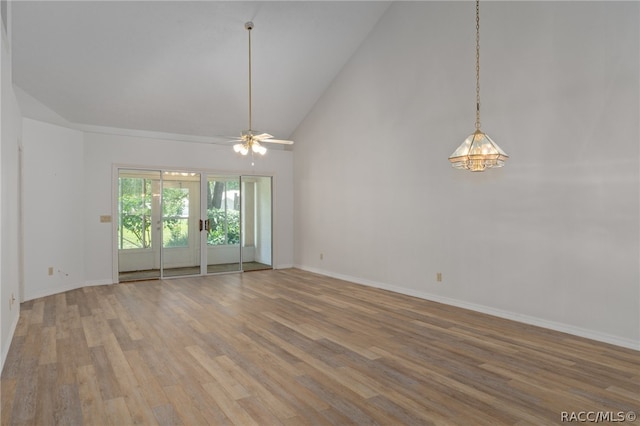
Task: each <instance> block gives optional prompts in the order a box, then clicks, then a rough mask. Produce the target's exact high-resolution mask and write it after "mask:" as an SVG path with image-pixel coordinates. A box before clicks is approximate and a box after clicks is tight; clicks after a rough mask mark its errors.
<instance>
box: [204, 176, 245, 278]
mask: <svg viewBox="0 0 640 426" xmlns="http://www.w3.org/2000/svg"><path fill="white" fill-rule="evenodd" d="M206 190H207V209H206V215H207V227H206V228H207V241H206V251H207V256H206V265H207V271H206V272H207V273H210V274H212V273H219V272H232V271H240V270H241V268H242V262H241V258H242V257H241V248H240V222H241V219H242V218H241V215H240V177H239V176H216V175H209V176H208V177H207V189H206Z"/></svg>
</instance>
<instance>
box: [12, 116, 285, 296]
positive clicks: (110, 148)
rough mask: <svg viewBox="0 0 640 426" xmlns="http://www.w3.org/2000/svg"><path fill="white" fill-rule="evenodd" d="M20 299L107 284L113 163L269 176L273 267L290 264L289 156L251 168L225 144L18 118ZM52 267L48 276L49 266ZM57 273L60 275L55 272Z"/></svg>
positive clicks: (279, 154) (274, 156) (274, 155)
mask: <svg viewBox="0 0 640 426" xmlns="http://www.w3.org/2000/svg"><path fill="white" fill-rule="evenodd" d="M23 129H24V130H23V131H24V135H23V144H24V162H25V171H24V172H25V221H26V223H29V224H37V226H28V227H27V229H26V231H25V253H26V255H25V271H26V273H25V299H26V300H29V299H33V298H36V297H41V296H44V295H48V294H54V293H57V292H61V291H65V290H68V289H71V288H78V287H82V286H85V285H97V284H110V283H113V282H115V281H116V280H117V277H114V276H113V275H114V274H113V268H112V265H113V224H112V223H101V222H100V216H103V215H112V216H113V217H115V212H114V211H113V208H114V206H113V188H112V183H113V172H114V165H120V166H128V167H157V168H166V169H174V170H181V169H191V170H202V171H212V172H221V173H226V172H230V173H237V174H253V173H255V174H257V175H272V174H273V175H274V184H275V185H278V196H277V198H276V200H275V203H276V204H277V205H278V210H279V212H280V213H281V214H280V215H279V216H278V217H276V221H277V222H278V225H279V226H278V227H277V228H276V229H275V231H274V232H275V235H274V241H275V247H274V249H275V250H276V251H277V255H278V263H276V264H275V265H274V267H276V268H283V267H288V266H291V265H292V264H293V225H292V223H293V217H292V216H293V213H292V210H293V184H292V174H293V166H292V153H291V152H289V151H281V150H270V151H269V152H268V153H267V155H266V156H264V157H262V158H260V159H258V160H256V164H255V166H254V167H251V162H250V160H249V159H247V158H245V157H239V156H237V155H236V154H235V153H233V151H232V150H231V149H230V148H228V147H224V146H219V145H211V144H201V143H187V142H184V141H175V140H164V139H154V138H145V137H132V136H121V135H108V134H101V133H91V132H85V131H79V130H74V129H69V128H66V127H62V126H58V125H54V124H49V123H44V122H40V121H36V120H32V119H27V118H25V119H24V120H23ZM49 266H53V267H54V274H53V276H49V275H48V267H49ZM59 270H60V271H61V272H59Z"/></svg>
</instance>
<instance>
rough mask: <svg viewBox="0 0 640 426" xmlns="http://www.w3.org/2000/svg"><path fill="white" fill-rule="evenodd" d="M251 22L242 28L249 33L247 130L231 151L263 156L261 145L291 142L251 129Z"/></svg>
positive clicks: (265, 150) (242, 133)
mask: <svg viewBox="0 0 640 426" xmlns="http://www.w3.org/2000/svg"><path fill="white" fill-rule="evenodd" d="M253 26H254V25H253V22H247V23H245V24H244V28H245V29H246V30H247V32H248V33H249V129H247V130H243V131H242V132H241V133H240V137H239V138H237V139H236V141H237V142H238V143H236V144H235V145H234V146H233V150H234V151H235V152H237V153H239V154H241V155H247V154H249V153H251V156H253V154H260V155H264V154H265V153H266V152H267V148H265V146H264V145H262V144H263V143H265V142H266V143H276V144H283V145H291V144H293V141H289V140H282V139H274V138H273V136H271V135H270V134H268V133H261V132H258V131H256V130H253V128H252V124H253V123H252V118H253V116H252V111H251V108H252V98H251V30H252V29H253ZM251 165H253V162H252V163H251Z"/></svg>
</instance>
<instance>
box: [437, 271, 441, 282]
mask: <svg viewBox="0 0 640 426" xmlns="http://www.w3.org/2000/svg"><path fill="white" fill-rule="evenodd" d="M436 281H438V282H439V283H441V282H442V272H438V273H437V274H436Z"/></svg>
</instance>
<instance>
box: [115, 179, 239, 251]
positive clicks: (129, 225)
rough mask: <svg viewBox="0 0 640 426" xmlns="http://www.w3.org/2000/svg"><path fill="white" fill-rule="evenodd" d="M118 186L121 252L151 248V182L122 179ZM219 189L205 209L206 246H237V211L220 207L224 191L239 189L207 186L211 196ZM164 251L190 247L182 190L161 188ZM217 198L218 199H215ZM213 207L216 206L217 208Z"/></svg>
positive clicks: (225, 184) (185, 194)
mask: <svg viewBox="0 0 640 426" xmlns="http://www.w3.org/2000/svg"><path fill="white" fill-rule="evenodd" d="M119 182H120V194H119V195H120V215H119V219H120V227H119V233H118V238H119V243H120V244H119V248H120V249H145V248H150V247H151V226H152V223H151V222H152V220H151V203H152V199H153V197H152V188H151V185H152V180H151V179H143V178H124V177H121V178H120V179H119ZM215 185H220V186H221V187H220V188H218V189H219V190H218V191H216V192H217V193H218V194H219V195H218V196H217V197H212V196H210V197H209V200H210V201H209V206H208V209H207V213H208V218H209V222H210V229H209V233H208V235H207V243H208V244H209V245H225V244H239V243H240V211H239V210H235V209H233V208H228V209H225V208H224V207H225V206H224V205H223V203H221V198H220V197H221V196H222V194H223V191H229V190H234V189H238V186H239V185H238V183H237V182H234V181H232V182H210V193H211V195H213V193H214V186H215ZM162 196H163V202H162V217H163V230H162V231H163V247H187V246H188V244H189V241H188V240H189V219H188V217H187V216H188V197H189V192H188V190H186V189H185V188H166V187H165V188H164V190H163V192H162ZM215 198H217V199H215ZM215 204H217V205H218V206H217V207H216V206H215Z"/></svg>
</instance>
